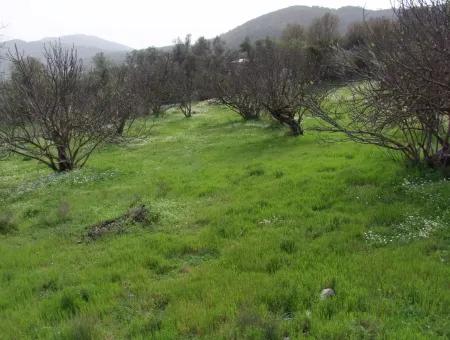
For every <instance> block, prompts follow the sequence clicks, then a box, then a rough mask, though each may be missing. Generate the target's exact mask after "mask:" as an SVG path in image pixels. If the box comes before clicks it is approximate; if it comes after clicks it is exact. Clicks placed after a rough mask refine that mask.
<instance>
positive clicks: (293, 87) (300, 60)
mask: <svg viewBox="0 0 450 340" xmlns="http://www.w3.org/2000/svg"><path fill="white" fill-rule="evenodd" d="M248 55H249V63H250V64H254V70H255V73H254V76H255V84H257V93H258V96H259V101H260V103H261V105H262V107H263V108H264V109H265V110H267V111H268V112H269V113H270V115H271V116H272V117H273V118H274V119H276V120H277V121H278V122H280V123H281V124H283V125H286V126H288V127H289V128H290V130H291V133H292V135H293V136H299V135H303V133H304V129H303V126H302V123H303V118H304V114H305V112H306V110H307V109H308V106H309V103H310V102H315V101H317V100H319V98H320V97H322V96H323V93H324V91H323V90H324V88H323V87H322V85H321V84H320V79H319V78H318V75H317V74H316V73H315V72H314V70H313V68H312V67H311V64H310V60H309V59H308V58H307V56H306V53H305V50H304V49H298V48H288V47H282V46H279V45H277V44H276V43H275V42H273V41H271V40H269V39H266V40H265V41H260V42H258V43H257V44H256V46H255V48H254V51H253V52H251V53H249V54H248Z"/></svg>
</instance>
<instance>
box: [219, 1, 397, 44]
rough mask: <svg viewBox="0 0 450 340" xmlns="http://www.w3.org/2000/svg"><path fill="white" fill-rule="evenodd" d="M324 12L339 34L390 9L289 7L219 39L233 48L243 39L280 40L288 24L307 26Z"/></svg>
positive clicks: (386, 13)
mask: <svg viewBox="0 0 450 340" xmlns="http://www.w3.org/2000/svg"><path fill="white" fill-rule="evenodd" d="M327 12H330V13H333V14H335V15H337V16H338V17H339V18H340V30H341V31H342V32H345V30H346V29H347V27H348V26H349V25H350V24H351V23H353V22H357V21H361V20H362V19H363V18H364V16H366V17H367V18H375V17H382V16H387V17H389V16H392V10H390V9H386V10H364V9H363V8H361V7H341V8H339V9H330V8H325V7H307V6H292V7H288V8H284V9H280V10H278V11H275V12H271V13H268V14H265V15H262V16H260V17H258V18H255V19H253V20H250V21H248V22H246V23H244V24H243V25H240V26H238V27H236V28H235V29H233V30H231V31H229V32H227V33H225V34H222V35H221V37H222V39H223V40H224V41H225V42H226V43H227V45H228V46H229V47H233V48H235V47H238V46H239V44H240V43H242V41H243V40H244V39H245V38H246V37H248V38H250V39H251V40H258V39H264V38H266V37H273V38H277V37H280V36H281V33H282V32H283V30H284V28H285V27H286V26H287V25H288V24H301V25H303V26H305V27H307V26H309V25H310V24H311V22H312V21H313V20H314V19H315V18H318V17H321V16H322V15H324V14H325V13H327Z"/></svg>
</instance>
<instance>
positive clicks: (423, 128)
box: [314, 0, 450, 167]
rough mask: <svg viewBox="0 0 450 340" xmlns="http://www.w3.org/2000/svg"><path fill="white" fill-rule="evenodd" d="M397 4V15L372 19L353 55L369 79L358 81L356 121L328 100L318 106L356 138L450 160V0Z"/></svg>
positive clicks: (435, 162) (427, 158)
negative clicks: (335, 111)
mask: <svg viewBox="0 0 450 340" xmlns="http://www.w3.org/2000/svg"><path fill="white" fill-rule="evenodd" d="M394 11H395V14H396V20H395V22H393V23H390V24H389V25H384V26H383V27H384V28H383V27H381V26H379V25H378V26H377V30H375V29H373V28H372V29H370V27H369V33H370V34H369V39H368V40H367V41H363V44H362V46H361V48H359V49H358V50H357V51H353V52H352V53H351V55H350V58H347V60H349V61H350V65H349V66H350V67H351V69H352V71H354V72H355V73H357V74H358V75H359V78H360V80H361V82H359V83H357V84H356V85H355V86H353V87H352V90H353V96H352V99H351V101H350V105H349V106H348V107H349V108H351V110H350V112H351V113H350V123H346V121H345V120H336V119H335V117H332V116H331V115H330V114H327V113H326V112H325V111H324V110H323V109H322V108H320V107H316V108H315V109H314V112H315V113H316V114H317V115H318V116H321V117H322V118H324V119H325V121H327V122H328V123H329V124H330V126H331V128H329V129H330V130H333V131H341V132H344V133H345V134H346V135H347V136H349V137H350V138H351V139H353V140H355V141H358V142H361V143H368V144H375V145H378V146H381V147H384V148H388V149H392V150H398V151H400V152H402V153H403V154H404V155H405V156H406V158H407V159H409V160H411V161H413V162H416V163H425V164H428V165H429V166H433V167H448V166H450V148H449V142H450V62H449V60H450V33H449V32H450V4H449V2H448V1H445V0H431V1H427V0H400V2H399V3H398V6H397V7H396V8H395V9H394ZM380 23H383V22H380ZM384 24H386V22H384ZM361 65H364V67H361Z"/></svg>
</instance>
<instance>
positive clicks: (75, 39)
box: [0, 34, 133, 72]
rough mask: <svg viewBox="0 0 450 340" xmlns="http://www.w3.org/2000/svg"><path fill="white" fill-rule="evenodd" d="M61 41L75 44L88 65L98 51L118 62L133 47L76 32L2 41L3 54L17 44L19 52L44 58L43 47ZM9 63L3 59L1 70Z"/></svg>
mask: <svg viewBox="0 0 450 340" xmlns="http://www.w3.org/2000/svg"><path fill="white" fill-rule="evenodd" d="M58 40H59V41H60V42H61V44H62V45H63V46H65V47H72V46H75V47H76V49H77V53H78V56H79V57H80V58H81V59H83V62H84V63H85V64H86V65H89V64H90V62H91V60H92V57H94V56H95V55H96V54H97V53H100V52H103V53H104V54H105V55H106V56H107V57H109V58H110V59H111V60H113V61H116V62H121V61H123V60H125V56H126V54H127V53H128V52H130V51H132V50H133V49H132V48H131V47H129V46H125V45H122V44H118V43H116V42H112V41H108V40H105V39H101V38H98V37H95V36H90V35H84V34H75V35H66V36H61V37H54V38H44V39H41V40H38V41H30V42H27V41H23V40H17V39H15V40H9V41H5V42H4V43H2V48H1V52H0V54H1V55H5V53H7V51H8V50H14V48H15V46H17V48H18V50H19V52H23V53H24V54H25V55H29V56H32V57H35V58H38V59H42V56H43V48H44V45H45V44H48V43H51V42H56V41H58ZM8 68H9V65H8V63H7V62H5V61H2V62H1V64H0V70H1V71H2V72H7V70H8Z"/></svg>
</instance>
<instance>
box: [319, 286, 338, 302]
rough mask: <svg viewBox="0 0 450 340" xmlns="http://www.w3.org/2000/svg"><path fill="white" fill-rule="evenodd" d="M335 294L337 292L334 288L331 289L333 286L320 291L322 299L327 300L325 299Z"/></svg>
mask: <svg viewBox="0 0 450 340" xmlns="http://www.w3.org/2000/svg"><path fill="white" fill-rule="evenodd" d="M335 295H336V293H335V292H334V290H333V289H331V288H325V289H324V290H322V292H321V293H320V299H321V300H325V299H328V298H330V297H332V296H335Z"/></svg>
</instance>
